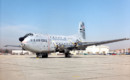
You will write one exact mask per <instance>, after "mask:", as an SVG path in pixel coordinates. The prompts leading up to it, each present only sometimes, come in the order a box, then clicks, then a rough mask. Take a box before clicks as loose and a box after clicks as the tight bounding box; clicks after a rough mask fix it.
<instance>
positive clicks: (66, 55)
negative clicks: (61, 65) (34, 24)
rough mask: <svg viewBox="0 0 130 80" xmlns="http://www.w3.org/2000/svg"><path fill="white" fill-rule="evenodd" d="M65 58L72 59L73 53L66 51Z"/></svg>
mask: <svg viewBox="0 0 130 80" xmlns="http://www.w3.org/2000/svg"><path fill="white" fill-rule="evenodd" d="M64 52H65V57H66V58H70V57H71V53H69V50H67V49H65V51H64Z"/></svg>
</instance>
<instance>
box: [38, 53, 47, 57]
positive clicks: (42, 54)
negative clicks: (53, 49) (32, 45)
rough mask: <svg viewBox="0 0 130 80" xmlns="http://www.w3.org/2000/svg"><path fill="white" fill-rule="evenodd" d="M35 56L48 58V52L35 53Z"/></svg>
mask: <svg viewBox="0 0 130 80" xmlns="http://www.w3.org/2000/svg"><path fill="white" fill-rule="evenodd" d="M36 57H37V58H40V57H42V58H48V53H36Z"/></svg>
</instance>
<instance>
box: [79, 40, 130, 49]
mask: <svg viewBox="0 0 130 80" xmlns="http://www.w3.org/2000/svg"><path fill="white" fill-rule="evenodd" d="M124 40H130V38H122V39H115V40H107V41H99V42H79V43H78V44H77V48H78V49H85V48H86V47H87V46H92V45H101V44H108V43H113V42H118V41H124Z"/></svg>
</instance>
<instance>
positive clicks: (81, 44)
mask: <svg viewBox="0 0 130 80" xmlns="http://www.w3.org/2000/svg"><path fill="white" fill-rule="evenodd" d="M78 32H79V34H78V35H70V36H63V35H49V34H35V33H28V34H26V35H24V36H23V37H20V38H19V41H20V42H21V47H22V49H24V50H28V51H31V52H34V53H36V57H37V58H39V57H42V58H48V54H49V53H52V52H60V53H64V54H65V57H66V58H70V57H71V53H70V51H71V50H85V48H86V47H88V46H92V45H101V44H107V43H112V42H118V41H123V40H130V38H121V39H115V40H107V41H99V42H87V41H86V36H85V25H84V22H80V24H79V30H78ZM7 46H11V45H6V47H7ZM13 47H20V46H17V45H14V46H13Z"/></svg>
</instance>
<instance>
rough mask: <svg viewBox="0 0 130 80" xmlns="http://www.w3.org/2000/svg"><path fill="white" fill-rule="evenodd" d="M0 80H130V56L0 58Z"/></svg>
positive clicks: (11, 56) (24, 56)
mask: <svg viewBox="0 0 130 80" xmlns="http://www.w3.org/2000/svg"><path fill="white" fill-rule="evenodd" d="M0 80H130V56H129V55H84V56H73V57H72V58H64V56H63V55H58V56H55V55H50V56H49V58H35V55H0Z"/></svg>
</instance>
